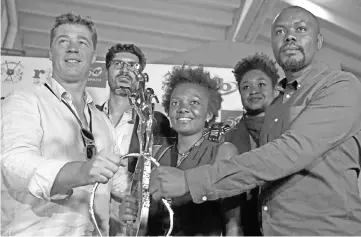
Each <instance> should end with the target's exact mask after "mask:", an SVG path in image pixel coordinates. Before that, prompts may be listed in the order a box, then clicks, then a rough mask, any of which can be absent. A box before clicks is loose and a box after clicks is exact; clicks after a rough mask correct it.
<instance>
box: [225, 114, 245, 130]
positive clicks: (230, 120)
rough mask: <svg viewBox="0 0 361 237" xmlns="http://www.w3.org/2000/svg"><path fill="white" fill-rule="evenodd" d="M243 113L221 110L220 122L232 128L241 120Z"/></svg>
mask: <svg viewBox="0 0 361 237" xmlns="http://www.w3.org/2000/svg"><path fill="white" fill-rule="evenodd" d="M243 113H244V112H243V111H237V110H221V121H222V122H223V123H226V124H228V125H229V126H231V127H234V126H235V125H236V124H237V123H238V122H239V121H240V120H241V118H242V116H243Z"/></svg>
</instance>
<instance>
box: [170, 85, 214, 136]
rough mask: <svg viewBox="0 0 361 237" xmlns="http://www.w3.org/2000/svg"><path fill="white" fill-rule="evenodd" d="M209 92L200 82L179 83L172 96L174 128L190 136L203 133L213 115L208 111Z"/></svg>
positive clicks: (171, 116) (171, 106)
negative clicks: (205, 125) (206, 123)
mask: <svg viewBox="0 0 361 237" xmlns="http://www.w3.org/2000/svg"><path fill="white" fill-rule="evenodd" d="M208 103H209V94H208V91H207V89H206V88H204V87H202V86H201V85H198V84H193V83H183V84H179V85H178V86H177V87H176V88H175V89H174V91H173V93H172V95H171V98H170V105H169V118H170V122H171V124H172V127H173V128H174V130H175V131H176V132H177V133H178V134H181V135H184V136H189V135H194V134H196V133H202V132H203V129H204V124H205V122H206V121H207V120H208V121H209V120H210V119H211V118H212V117H213V114H212V113H209V112H208Z"/></svg>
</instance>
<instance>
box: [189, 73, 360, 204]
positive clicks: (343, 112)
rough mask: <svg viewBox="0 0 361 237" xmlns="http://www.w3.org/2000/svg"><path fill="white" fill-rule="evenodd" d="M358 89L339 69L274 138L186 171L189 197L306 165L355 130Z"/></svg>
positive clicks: (229, 191) (230, 191)
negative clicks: (256, 146) (236, 154)
mask: <svg viewBox="0 0 361 237" xmlns="http://www.w3.org/2000/svg"><path fill="white" fill-rule="evenodd" d="M360 92H361V83H360V82H359V81H358V79H357V78H355V77H353V76H351V75H350V74H346V73H345V74H342V76H339V77H338V78H336V79H334V80H333V81H332V83H329V85H328V86H327V87H323V88H321V90H319V91H318V92H317V93H316V94H315V95H314V97H313V98H312V99H311V100H310V101H309V103H308V104H307V105H306V107H305V108H304V109H303V110H302V111H301V113H300V114H299V115H298V117H297V118H296V119H295V120H294V122H293V123H292V124H291V126H290V128H289V129H288V130H287V131H285V132H284V133H283V134H282V135H281V136H280V137H279V138H278V139H275V140H274V141H272V142H269V143H267V144H266V145H264V146H261V147H260V148H257V149H254V150H252V151H250V152H247V153H243V154H242V155H239V156H235V157H233V158H232V159H231V160H222V161H220V162H217V163H215V164H214V165H207V166H202V167H198V168H196V169H191V170H187V171H185V177H186V180H187V183H188V187H189V190H190V192H191V195H192V198H193V200H194V201H195V202H197V203H199V202H202V201H203V200H204V199H205V198H204V197H206V198H207V199H208V200H214V199H218V198H222V197H228V196H234V195H237V194H240V193H242V192H245V191H247V190H249V189H252V188H254V187H255V186H256V185H259V184H262V183H264V182H269V181H274V180H278V179H280V178H282V177H286V176H288V175H290V174H294V173H296V172H298V171H300V170H302V169H303V168H305V167H307V166H308V165H309V164H311V162H312V161H314V160H315V159H316V158H318V157H320V156H322V155H324V154H325V153H326V152H328V151H330V150H331V149H333V148H334V147H336V146H338V145H340V144H341V143H343V142H344V141H346V140H347V139H349V138H351V137H352V136H354V135H355V134H356V133H357V132H359V131H360V129H361V123H360V120H361V110H360V101H361V93H360ZM195 180H196V182H195ZM202 198H203V200H202Z"/></svg>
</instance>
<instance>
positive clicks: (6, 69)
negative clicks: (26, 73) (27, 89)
mask: <svg viewBox="0 0 361 237" xmlns="http://www.w3.org/2000/svg"><path fill="white" fill-rule="evenodd" d="M23 69H24V66H23V65H22V64H21V62H20V61H18V62H15V61H14V62H12V61H5V62H4V63H2V64H1V81H2V82H3V83H12V84H15V83H17V82H19V81H21V80H22V79H23Z"/></svg>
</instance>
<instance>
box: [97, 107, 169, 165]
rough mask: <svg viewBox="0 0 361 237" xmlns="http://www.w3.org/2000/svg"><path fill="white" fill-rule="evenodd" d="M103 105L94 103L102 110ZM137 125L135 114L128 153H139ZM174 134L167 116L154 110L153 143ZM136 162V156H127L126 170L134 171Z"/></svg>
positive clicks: (158, 142)
mask: <svg viewBox="0 0 361 237" xmlns="http://www.w3.org/2000/svg"><path fill="white" fill-rule="evenodd" d="M104 105H105V103H104V104H103V105H101V106H100V105H96V107H97V108H98V109H99V110H100V111H103V110H104ZM138 125H139V117H138V116H136V119H135V122H134V128H133V134H132V138H131V140H130V145H129V150H128V152H129V153H139V151H140V144H139V140H138V134H137V129H138ZM172 136H174V130H173V129H172V128H171V127H170V123H169V120H168V118H167V117H166V116H165V115H164V114H162V113H161V112H158V111H154V122H153V140H154V142H153V143H154V145H157V144H160V143H161V142H162V140H163V138H165V137H172ZM136 163H137V159H136V158H129V159H128V171H129V172H134V169H135V165H136Z"/></svg>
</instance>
